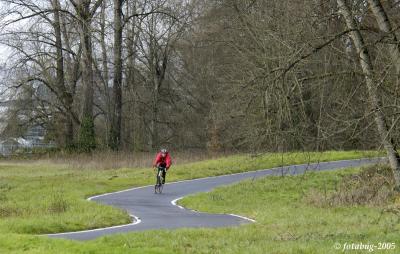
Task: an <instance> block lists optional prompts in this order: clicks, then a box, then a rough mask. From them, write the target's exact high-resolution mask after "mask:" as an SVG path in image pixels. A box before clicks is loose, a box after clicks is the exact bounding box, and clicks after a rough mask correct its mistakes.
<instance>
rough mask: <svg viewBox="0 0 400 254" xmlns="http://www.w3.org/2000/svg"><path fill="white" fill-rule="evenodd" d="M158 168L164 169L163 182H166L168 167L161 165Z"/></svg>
mask: <svg viewBox="0 0 400 254" xmlns="http://www.w3.org/2000/svg"><path fill="white" fill-rule="evenodd" d="M158 170H162V177H163V184H164V183H165V177H166V176H167V169H166V168H165V167H163V166H161V165H160V166H159V167H158Z"/></svg>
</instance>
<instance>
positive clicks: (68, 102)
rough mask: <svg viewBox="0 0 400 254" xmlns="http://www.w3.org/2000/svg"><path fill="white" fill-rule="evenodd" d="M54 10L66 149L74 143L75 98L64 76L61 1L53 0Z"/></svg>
mask: <svg viewBox="0 0 400 254" xmlns="http://www.w3.org/2000/svg"><path fill="white" fill-rule="evenodd" d="M52 5H53V8H54V10H55V11H54V23H53V27H54V32H55V45H56V51H57V53H56V54H57V60H56V75H57V77H56V87H58V89H59V90H60V93H61V96H62V97H61V100H62V103H63V105H64V107H65V109H66V111H67V112H66V117H65V122H64V125H65V130H64V144H65V147H66V148H70V147H72V146H73V143H74V125H73V111H72V110H73V109H72V104H73V98H72V95H71V94H70V93H69V92H68V91H67V89H66V86H65V75H64V56H63V43H62V36H61V21H60V12H59V9H60V3H59V0H53V2H52Z"/></svg>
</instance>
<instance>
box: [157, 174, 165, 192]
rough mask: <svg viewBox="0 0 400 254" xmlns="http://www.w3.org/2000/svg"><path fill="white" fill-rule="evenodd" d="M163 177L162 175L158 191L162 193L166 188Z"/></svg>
mask: <svg viewBox="0 0 400 254" xmlns="http://www.w3.org/2000/svg"><path fill="white" fill-rule="evenodd" d="M162 180H163V179H162V177H160V185H158V193H159V194H161V193H162V190H163V188H164V184H163V183H162Z"/></svg>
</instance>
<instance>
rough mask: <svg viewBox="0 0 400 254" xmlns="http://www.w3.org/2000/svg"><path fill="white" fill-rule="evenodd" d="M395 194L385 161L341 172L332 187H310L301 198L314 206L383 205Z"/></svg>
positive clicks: (392, 179) (393, 197) (389, 201)
mask: <svg viewBox="0 0 400 254" xmlns="http://www.w3.org/2000/svg"><path fill="white" fill-rule="evenodd" d="M396 197H398V193H397V192H396V191H395V190H394V177H393V173H392V170H391V169H390V167H389V166H387V165H374V166H371V167H367V168H365V169H363V170H361V171H360V172H359V173H356V174H351V175H345V176H344V177H343V178H341V179H340V181H339V182H338V183H336V186H335V189H334V190H333V191H327V190H326V189H325V190H322V191H321V190H317V189H311V190H310V191H309V192H308V193H307V194H306V196H305V201H306V202H307V203H309V204H312V205H315V206H317V207H339V206H358V205H367V206H384V205H386V204H388V203H393V201H394V199H395V198H396Z"/></svg>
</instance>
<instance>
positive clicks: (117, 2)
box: [110, 0, 123, 150]
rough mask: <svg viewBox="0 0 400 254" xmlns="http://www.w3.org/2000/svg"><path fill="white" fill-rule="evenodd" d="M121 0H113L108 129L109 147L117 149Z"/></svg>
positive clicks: (120, 110)
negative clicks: (112, 71) (109, 119)
mask: <svg viewBox="0 0 400 254" xmlns="http://www.w3.org/2000/svg"><path fill="white" fill-rule="evenodd" d="M122 2H123V1H122V0H114V81H113V97H114V107H113V108H114V114H113V116H112V119H113V120H112V122H111V130H110V147H111V148H112V149H113V150H118V149H119V148H120V145H121V118H122V59H121V57H122Z"/></svg>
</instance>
